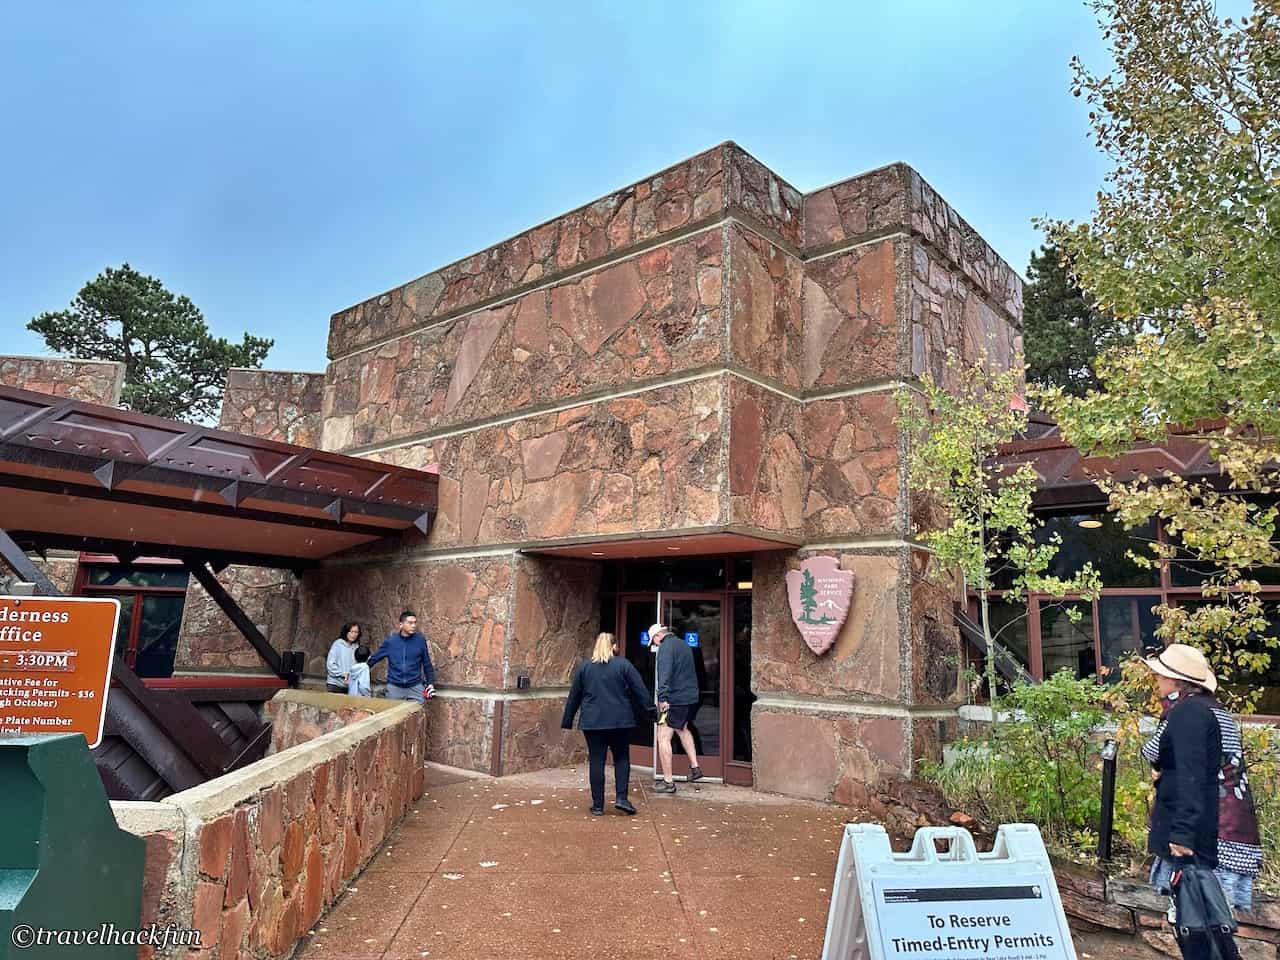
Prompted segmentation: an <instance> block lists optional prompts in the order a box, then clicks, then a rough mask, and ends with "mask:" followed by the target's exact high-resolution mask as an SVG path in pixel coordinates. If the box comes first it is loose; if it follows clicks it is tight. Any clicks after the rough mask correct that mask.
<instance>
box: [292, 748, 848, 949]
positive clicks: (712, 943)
mask: <svg viewBox="0 0 1280 960" xmlns="http://www.w3.org/2000/svg"><path fill="white" fill-rule="evenodd" d="M582 783H583V780H582V774H581V772H575V773H568V772H567V771H552V772H551V773H549V774H539V775H535V776H530V777H511V778H505V779H502V780H488V779H486V780H468V781H462V782H454V783H449V784H444V785H433V786H430V787H428V790H427V794H426V796H424V797H423V799H422V800H421V801H420V802H419V803H418V805H417V809H416V811H415V812H413V813H411V814H410V815H409V817H408V818H407V819H406V820H405V823H404V825H403V826H402V827H401V828H400V829H399V830H398V831H397V833H396V834H395V835H394V836H393V838H392V840H391V842H390V843H389V844H388V845H387V847H386V848H385V849H384V850H383V851H381V852H380V853H379V854H378V856H377V857H376V858H375V860H374V861H373V862H372V863H371V864H370V866H369V867H368V869H366V870H365V872H364V873H363V874H362V875H361V876H360V877H359V878H358V879H357V880H356V882H355V883H353V884H352V887H351V889H350V891H349V892H348V893H347V894H346V895H345V896H344V897H343V898H342V899H341V900H340V901H339V902H338V903H337V904H336V905H335V906H334V908H333V909H332V910H331V911H330V913H329V914H328V915H327V916H326V917H325V918H324V919H323V920H322V921H321V922H320V923H319V924H318V925H317V926H316V927H315V930H314V933H313V935H312V937H311V939H310V941H309V942H307V943H304V944H303V945H302V947H301V948H300V949H299V951H298V953H297V956H298V957H299V958H300V960H375V958H376V960H402V958H403V960H409V958H415V960H416V958H422V957H428V958H431V960H508V958H510V960H516V958H519V960H529V958H531V957H537V958H546V960H559V958H569V957H597V956H598V957H609V958H617V960H624V958H633V957H635V958H640V957H643V958H646V960H661V958H663V957H671V958H677V960H680V958H694V957H697V958H720V957H723V958H729V957H734V958H740V957H753V958H761V960H766V958H783V960H790V958H794V960H816V958H818V957H820V956H821V954H822V937H823V933H824V931H825V927H826V917H827V905H828V902H829V897H830V892H829V888H830V886H831V879H832V876H833V874H834V872H835V859H836V851H837V847H838V844H839V840H840V835H841V831H842V830H843V825H844V823H845V820H846V817H847V814H848V811H847V810H846V811H840V810H836V809H833V808H831V807H827V806H823V805H820V804H808V803H796V802H778V801H776V800H772V799H770V798H762V797H761V796H760V795H759V794H754V793H752V792H751V791H749V790H744V789H742V788H733V787H718V786H708V787H705V788H703V789H702V790H701V791H699V792H698V793H697V794H696V795H695V794H694V791H693V790H692V789H685V788H684V787H683V785H682V790H681V794H680V795H677V796H676V797H674V798H672V797H663V796H652V795H651V794H650V793H649V792H648V791H647V790H646V789H645V788H644V783H643V782H642V780H641V779H640V778H639V777H637V778H636V781H635V784H634V785H633V787H632V799H633V801H634V802H635V804H636V806H637V807H639V808H640V813H639V815H638V816H635V817H626V816H623V815H622V814H620V813H617V812H616V811H614V810H613V808H612V807H611V806H610V807H608V808H607V809H608V813H607V815H606V816H604V817H591V816H588V815H587V812H586V808H587V807H588V805H589V802H590V801H589V797H588V794H587V792H586V789H585V785H582V786H580V784H582Z"/></svg>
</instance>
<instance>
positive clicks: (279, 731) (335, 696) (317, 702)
mask: <svg viewBox="0 0 1280 960" xmlns="http://www.w3.org/2000/svg"><path fill="white" fill-rule="evenodd" d="M397 702H398V701H395V700H381V699H378V700H375V699H373V698H372V697H348V696H347V695H346V694H342V693H328V692H326V693H320V692H319V691H310V690H309V691H307V692H306V696H305V697H280V696H276V697H272V698H271V699H270V700H268V701H267V702H266V704H265V705H264V706H263V714H264V716H263V720H264V721H266V722H267V723H270V724H271V746H270V747H268V748H267V753H266V755H267V756H272V755H274V754H277V753H280V752H281V751H282V750H288V749H289V748H290V747H296V746H299V745H301V744H304V743H310V742H311V741H312V740H316V739H318V738H319V737H322V736H324V735H325V734H326V733H332V732H333V731H334V730H341V729H342V728H343V727H349V726H351V725H352V724H355V723H359V722H360V721H361V720H364V719H365V718H367V717H372V716H373V715H374V714H378V713H382V712H383V711H385V710H390V709H392V708H393V707H394V706H395V705H396V703H397Z"/></svg>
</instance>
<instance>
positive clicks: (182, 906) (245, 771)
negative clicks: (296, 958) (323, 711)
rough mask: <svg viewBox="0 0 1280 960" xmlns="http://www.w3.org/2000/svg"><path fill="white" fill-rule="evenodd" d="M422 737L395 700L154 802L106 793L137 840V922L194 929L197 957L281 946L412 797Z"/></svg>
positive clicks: (257, 957) (298, 700)
mask: <svg viewBox="0 0 1280 960" xmlns="http://www.w3.org/2000/svg"><path fill="white" fill-rule="evenodd" d="M316 696H317V695H314V694H309V693H306V692H301V691H293V690H290V691H282V692H281V693H280V694H278V695H277V697H278V698H280V699H281V700H283V701H289V704H288V705H281V704H277V705H276V706H275V707H274V708H272V709H273V711H274V712H275V713H276V715H277V716H280V715H282V713H288V712H290V711H306V710H307V709H308V708H309V707H310V708H315V707H317V706H318V705H319V706H320V707H321V708H323V705H322V704H320V703H319V701H316V702H310V700H309V698H315V697H316ZM323 696H324V695H319V697H320V698H323ZM422 743H423V712H422V710H421V709H419V708H418V707H417V706H415V705H412V704H404V703H397V704H394V705H392V706H391V707H390V709H385V710H382V711H380V712H378V713H376V714H375V715H372V716H368V717H366V718H365V719H363V720H359V721H357V722H354V723H351V724H350V725H345V726H341V727H339V728H338V729H335V730H333V731H332V732H330V733H327V734H324V735H321V736H319V737H317V738H315V739H312V740H309V741H306V742H303V743H301V744H299V745H297V746H294V747H292V748H290V749H285V750H282V751H281V752H279V753H276V754H274V755H273V756H270V757H267V758H265V759H263V760H260V761H258V762H257V763H254V764H250V765H249V766H248V767H243V768H241V769H240V770H237V771H236V772H234V773H231V774H228V775H226V776H223V777H219V778H217V779H215V780H211V781H209V782H208V783H205V784H202V785H201V786H199V787H196V788H194V789H192V790H187V791H184V792H182V793H177V794H174V795H173V796H171V797H168V798H166V799H165V800H164V801H162V802H159V803H127V804H120V803H113V804H112V808H113V810H114V811H115V813H116V816H117V820H118V821H119V823H120V825H121V826H122V827H124V828H125V829H126V830H130V831H131V832H133V833H136V834H138V835H140V836H142V837H143V838H144V839H145V840H146V841H147V860H146V867H145V874H144V890H143V913H142V923H143V925H144V926H145V925H147V924H149V923H151V922H156V923H159V924H162V925H163V924H165V923H173V924H176V925H178V926H181V927H194V928H196V929H199V930H200V931H201V935H202V937H201V942H202V948H201V950H200V951H199V952H198V955H200V956H210V957H228V958H231V957H235V958H252V960H267V958H276V957H282V956H288V955H289V954H290V953H291V952H292V950H293V947H294V945H295V944H296V942H297V941H298V940H299V939H300V938H301V937H302V936H303V935H304V934H305V933H306V932H307V930H308V929H310V927H311V926H312V925H313V924H314V923H315V922H316V921H317V920H318V919H319V918H320V916H321V915H322V914H323V912H324V910H325V908H326V907H328V906H329V905H330V904H331V903H333V901H334V900H335V899H336V898H337V897H338V895H339V894H340V893H341V892H342V891H343V890H344V889H345V886H346V884H347V882H348V881H350V880H351V878H352V877H354V876H355V875H356V874H357V873H359V872H360V870H361V869H363V867H364V865H365V864H367V863H368V861H369V860H370V858H371V857H372V856H373V854H374V853H375V852H376V851H377V849H378V848H379V847H380V846H381V844H382V842H383V840H384V839H385V838H386V836H387V834H388V833H389V832H390V831H391V830H392V829H393V828H394V827H395V826H396V824H397V823H398V822H399V820H400V819H401V818H402V817H403V816H404V814H405V813H406V812H407V811H408V809H409V808H410V806H411V805H412V804H413V802H414V801H415V800H417V798H418V797H420V796H421V795H422V791H423V783H424V770H423V756H422ZM187 955H188V954H187V948H185V947H182V948H173V949H170V950H167V951H161V952H151V950H150V948H145V949H144V951H143V952H140V957H141V958H142V960H149V958H150V957H153V956H154V957H160V958H170V957H173V958H177V957H180V956H181V957H185V956H187ZM192 955H195V954H192Z"/></svg>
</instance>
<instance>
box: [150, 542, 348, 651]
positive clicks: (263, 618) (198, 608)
mask: <svg viewBox="0 0 1280 960" xmlns="http://www.w3.org/2000/svg"><path fill="white" fill-rule="evenodd" d="M218 582H219V583H221V584H222V586H223V587H225V588H226V590H227V592H228V593H229V594H231V596H232V597H234V598H235V599H236V602H237V603H239V605H240V609H242V610H243V611H244V612H245V615H246V616H248V618H249V619H250V620H251V621H252V622H253V624H254V625H255V626H256V627H257V628H258V629H259V630H260V631H262V634H263V636H265V637H266V638H267V640H268V641H269V642H270V643H271V645H272V646H274V647H275V648H276V649H277V650H293V649H297V648H298V646H297V644H298V641H299V640H301V639H303V637H302V635H301V634H299V633H298V629H297V623H298V579H297V577H295V576H294V575H293V574H292V573H290V572H289V571H288V570H271V569H268V568H265V567H227V568H226V569H225V570H223V571H222V572H221V573H219V574H218ZM338 626H340V625H335V626H334V627H333V631H332V632H333V635H334V636H335V637H336V636H337V632H338ZM330 639H333V638H332V637H331V638H330ZM309 667H310V665H309ZM174 670H175V672H182V671H194V672H198V671H201V670H213V671H220V670H235V671H240V672H251V673H261V672H270V671H269V668H268V667H267V665H266V664H265V663H263V661H262V658H261V657H260V656H258V651H256V650H254V649H253V647H251V646H250V645H249V641H248V640H246V639H245V638H244V637H243V636H242V635H241V634H240V631H239V630H237V629H236V628H235V625H234V624H232V622H231V621H230V620H228V619H227V616H226V614H224V613H223V612H222V610H221V609H220V608H219V607H218V605H217V604H216V603H214V602H213V601H212V600H211V599H210V598H209V595H208V594H207V593H205V591H204V588H203V587H201V586H200V584H199V583H197V582H196V580H195V578H192V579H191V580H190V581H189V582H188V585H187V600H186V604H185V605H184V606H183V608H182V627H181V629H180V631H179V634H178V649H177V653H176V654H175V656H174ZM309 672H310V671H309ZM323 672H324V665H323V659H322V661H321V665H320V673H321V674H323Z"/></svg>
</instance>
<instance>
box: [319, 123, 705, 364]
mask: <svg viewBox="0 0 1280 960" xmlns="http://www.w3.org/2000/svg"><path fill="white" fill-rule="evenodd" d="M724 160H725V148H724V147H715V148H713V149H711V150H708V151H706V152H705V153H702V154H699V155H698V156H696V157H693V158H692V159H690V160H686V161H684V162H683V163H680V164H677V165H676V166H674V167H671V168H669V169H667V170H664V171H663V172H662V173H659V174H657V175H655V176H653V177H650V178H649V179H648V180H645V181H643V182H641V183H637V184H634V185H632V186H629V187H625V188H623V189H622V190H619V191H618V192H616V193H613V194H610V195H609V196H607V197H605V198H603V199H601V200H597V201H596V202H595V203H592V204H590V205H588V206H586V207H581V208H579V209H577V210H574V211H572V212H571V213H567V214H565V215H564V216H561V217H559V218H557V219H555V220H552V221H549V222H548V223H545V224H543V225H542V226H539V227H535V228H533V229H532V230H527V231H525V232H524V233H521V234H519V235H517V236H515V237H513V238H512V239H510V240H506V241H504V242H502V243H499V244H496V245H495V246H492V247H490V248H488V249H487V250H482V251H481V252H479V253H477V254H474V255H473V256H470V257H468V258H466V259H465V260H460V261H458V262H457V263H453V264H450V265H449V266H447V267H444V268H443V269H440V270H437V271H435V272H434V273H430V274H428V275H426V276H424V277H421V278H419V279H418V280H415V281H413V282H411V283H408V284H406V285H404V286H402V287H398V288H396V289H395V290H391V291H389V292H388V293H385V294H383V295H382V296H379V297H374V298H371V299H369V300H366V301H364V302H363V303H361V304H358V305H356V306H354V307H352V308H350V309H349V310H344V311H342V312H340V313H337V314H335V315H334V317H333V321H332V323H331V325H330V329H329V356H330V358H334V359H336V358H338V357H341V356H344V355H345V354H348V353H350V352H352V351H353V350H356V349H359V348H360V347H361V346H364V345H367V344H369V343H372V342H374V341H377V340H380V339H382V338H385V337H388V336H390V335H393V334H395V333H397V332H401V331H404V330H409V329H413V328H415V327H418V326H422V325H424V324H426V323H429V322H430V321H432V320H433V319H437V318H440V317H447V316H449V315H450V314H453V313H456V312H457V311H459V310H463V309H465V308H467V307H469V306H474V305H477V304H481V303H484V302H486V301H489V300H493V299H495V298H497V297H499V296H503V295H506V294H510V293H512V292H513V291H517V290H519V289H521V288H523V287H526V286H529V285H531V284H534V283H537V282H539V281H544V280H545V279H546V278H548V277H554V276H556V275H558V274H563V273H566V272H569V271H572V270H575V269H580V268H582V267H583V266H586V265H588V264H590V263H592V262H593V261H597V260H600V259H601V258H603V257H605V256H607V255H609V254H613V253H616V252H618V251H622V250H626V249H628V248H630V247H633V246H635V245H637V244H640V243H645V242H649V241H652V240H655V239H657V238H659V237H662V236H665V235H668V234H671V233H673V232H674V231H677V230H681V229H684V228H687V227H689V226H690V225H692V224H696V223H699V222H702V221H708V222H709V221H711V220H712V219H714V218H717V217H718V216H719V215H720V213H721V211H722V210H723V207H724Z"/></svg>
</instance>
